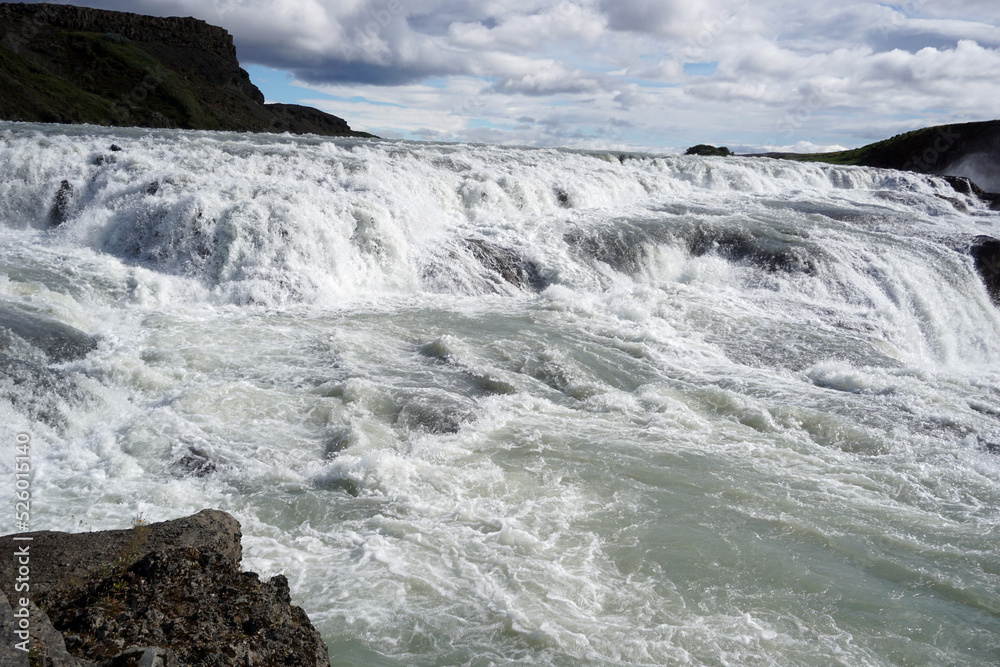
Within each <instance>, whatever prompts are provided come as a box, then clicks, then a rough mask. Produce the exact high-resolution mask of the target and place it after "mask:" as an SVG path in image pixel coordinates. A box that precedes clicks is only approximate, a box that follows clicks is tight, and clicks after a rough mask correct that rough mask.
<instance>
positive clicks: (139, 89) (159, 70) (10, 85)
mask: <svg viewBox="0 0 1000 667" xmlns="http://www.w3.org/2000/svg"><path fill="white" fill-rule="evenodd" d="M0 90H3V91H4V92H3V95H0V118H3V119H6V120H24V121H38V122H59V123H94V124H98V125H114V126H140V127H167V128H186V129H204V130H234V131H250V132H295V133H306V132H309V133H315V134H323V135H328V136H371V135H369V134H367V133H363V132H354V131H352V130H351V129H350V127H348V125H347V123H346V122H345V121H343V120H342V119H340V118H337V117H336V116H331V115H330V114H326V113H324V112H322V111H319V110H316V109H310V110H308V111H303V110H302V109H307V108H306V107H300V108H299V110H291V111H290V110H289V109H287V108H286V107H288V106H294V105H266V104H264V96H263V95H262V94H261V92H260V90H258V89H257V87H256V86H254V85H253V83H252V82H251V81H250V77H249V75H248V74H247V72H246V71H245V70H243V69H242V68H240V65H239V62H238V61H237V59H236V47H235V46H234V44H233V38H232V36H231V35H230V34H229V33H228V32H226V31H225V30H223V29H222V28H219V27H216V26H212V25H209V24H208V23H206V22H204V21H201V20H198V19H194V18H180V17H168V18H159V17H152V16H142V15H139V14H130V13H126V12H112V11H104V10H99V9H90V8H86V7H74V6H71V5H52V4H31V5H27V4H21V3H0Z"/></svg>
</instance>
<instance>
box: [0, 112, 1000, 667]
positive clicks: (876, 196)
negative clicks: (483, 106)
mask: <svg viewBox="0 0 1000 667" xmlns="http://www.w3.org/2000/svg"><path fill="white" fill-rule="evenodd" d="M981 235H989V236H994V237H998V238H1000V218H998V215H997V213H995V212H992V211H989V210H987V209H986V208H985V207H984V206H983V205H982V204H981V203H980V202H978V201H977V200H975V199H973V198H970V197H967V196H965V195H962V194H959V193H956V192H955V191H954V190H953V189H952V188H951V187H950V186H949V185H948V183H946V182H945V181H943V180H941V179H936V178H932V177H925V176H921V175H917V174H908V173H902V172H895V171H885V170H876V169H868V168H853V167H835V166H829V165H821V164H801V163H792V162H786V161H778V160H763V159H753V158H696V157H684V156H669V155H666V156H664V155H661V156H656V155H644V154H621V153H601V152H579V151H567V150H556V149H527V148H524V149H519V148H503V147H495V146H476V145H454V144H423V143H407V142H388V141H361V140H329V139H320V138H315V137H291V136H287V135H285V136H271V135H241V134H225V133H207V132H181V131H166V130H162V131H156V130H153V131H150V130H123V129H115V130H110V129H103V128H94V127H65V126H41V125H27V124H14V123H0V334H2V335H0V415H2V420H0V422H2V425H0V442H7V443H10V445H9V446H10V449H11V451H13V446H14V445H13V443H14V442H15V436H16V434H17V433H22V432H27V433H30V434H31V436H32V439H33V454H32V456H33V466H34V471H35V472H34V478H33V480H32V490H33V494H34V502H35V505H34V507H35V511H34V515H33V520H34V524H33V525H32V528H33V529H55V530H74V531H80V530H91V529H94V530H96V529H105V528H119V527H122V526H123V525H128V522H129V519H130V518H131V517H133V516H136V515H138V514H141V515H143V516H144V517H146V518H148V519H150V520H163V519H169V518H174V517H177V516H182V515H185V514H189V513H192V512H196V511H198V510H200V509H202V508H204V507H214V508H218V509H223V510H226V511H229V512H231V513H232V514H233V515H234V516H236V517H237V518H238V519H239V520H240V522H241V523H242V526H243V534H244V542H243V543H244V567H245V568H247V569H252V570H255V571H258V572H261V573H262V574H263V575H265V576H267V575H271V574H277V573H279V572H280V573H284V574H286V575H287V576H288V579H289V582H290V585H291V589H292V596H293V601H294V602H295V603H296V604H299V605H301V606H303V607H304V608H305V609H306V611H307V612H308V614H309V616H310V618H312V619H313V621H314V623H315V624H316V625H317V627H318V628H319V629H320V631H321V632H322V634H323V636H324V639H325V640H326V641H327V643H328V645H329V646H330V648H331V659H332V662H333V664H334V665H504V664H538V665H579V664H588V665H624V664H629V665H671V664H693V665H702V664H704V665H730V664H732V665H757V664H759V665H815V664H840V665H852V666H853V665H896V664H927V665H938V664H966V665H981V664H991V663H994V662H996V661H997V660H998V659H1000V555H998V552H997V549H996V545H997V543H998V538H1000V530H998V528H1000V518H998V514H997V509H998V507H1000V456H998V451H1000V310H998V309H997V306H996V305H994V304H993V303H992V302H991V301H990V297H989V295H988V293H987V291H986V288H985V287H984V285H983V284H982V281H981V280H980V278H979V276H978V274H977V273H976V270H975V266H974V263H973V260H972V258H971V256H970V254H969V252H968V248H969V244H970V243H971V241H972V239H974V238H975V237H977V236H981ZM5 318H6V320H5ZM52 341H57V342H59V341H62V343H60V344H59V345H57V344H56V343H53V342H52ZM66 341H68V342H66ZM63 343H65V344H63ZM60 345H61V346H60ZM2 461H3V463H2V464H0V465H2V467H0V470H3V471H4V476H5V477H6V478H7V479H10V480H12V479H13V472H12V464H13V458H12V456H11V457H7V458H4V459H2ZM13 491H14V485H13V482H11V483H9V484H7V485H6V486H5V487H3V486H0V495H3V496H4V497H10V498H12V497H13Z"/></svg>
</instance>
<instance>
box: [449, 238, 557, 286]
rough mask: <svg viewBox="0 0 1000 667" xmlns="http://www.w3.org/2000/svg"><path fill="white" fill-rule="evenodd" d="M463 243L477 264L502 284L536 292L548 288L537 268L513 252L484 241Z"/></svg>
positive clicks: (468, 240)
mask: <svg viewBox="0 0 1000 667" xmlns="http://www.w3.org/2000/svg"><path fill="white" fill-rule="evenodd" d="M465 242H466V244H467V245H468V248H469V250H470V251H471V252H472V255H473V256H474V257H475V258H476V259H477V260H479V263H480V264H482V265H483V266H484V267H485V268H487V269H489V270H490V271H491V272H493V273H494V274H495V275H496V276H497V277H499V278H500V279H501V280H503V281H504V282H508V283H510V284H511V285H514V286H516V287H520V288H521V289H529V290H534V291H536V292H538V291H541V290H543V289H545V288H546V287H548V284H549V283H548V281H547V280H545V278H544V277H543V276H542V272H541V271H540V270H539V268H538V266H537V265H536V264H535V263H534V262H531V261H528V260H526V259H524V258H523V257H521V256H519V255H518V254H517V253H516V252H514V251H513V250H510V249H508V248H502V247H500V246H498V245H496V244H495V243H490V242H489V241H486V240H484V239H466V241H465Z"/></svg>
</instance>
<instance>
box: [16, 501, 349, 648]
mask: <svg viewBox="0 0 1000 667" xmlns="http://www.w3.org/2000/svg"><path fill="white" fill-rule="evenodd" d="M14 537H15V536H13V535H8V536H6V537H0V549H3V550H4V553H14V549H16V548H20V547H23V545H29V548H30V553H31V559H30V560H31V600H32V603H33V605H35V606H37V609H36V610H35V611H33V612H32V613H33V614H35V613H36V612H37V614H38V616H35V617H34V618H35V621H34V622H33V623H32V641H33V642H34V643H33V645H32V648H33V649H34V652H35V654H36V655H40V656H48V657H51V658H52V661H51V664H66V665H102V667H115V666H117V665H138V664H149V665H163V666H164V667H170V666H171V665H215V666H219V667H223V666H229V665H234V666H235V665H239V666H240V667H243V666H244V665H255V666H271V665H295V666H303V667H306V666H308V667H314V666H316V667H327V666H328V665H329V664H330V663H329V658H328V656H327V649H326V646H325V645H324V644H323V640H322V639H321V637H320V635H319V633H318V632H317V630H316V629H315V628H314V627H313V625H312V623H311V622H310V621H309V618H308V617H307V616H306V614H305V612H304V611H302V609H301V608H299V607H296V606H293V605H292V604H291V598H290V595H289V589H288V581H287V580H286V579H285V577H284V576H281V575H278V576H275V577H272V578H271V579H270V580H269V581H262V580H261V579H260V578H259V577H258V575H256V574H255V573H253V572H242V571H241V569H240V566H239V564H240V559H241V557H242V548H241V546H240V537H241V533H240V526H239V523H238V522H237V521H236V520H235V519H234V518H233V517H231V516H230V515H228V514H226V513H225V512H219V511H214V510H203V511H201V512H199V513H198V514H195V515H193V516H191V517H186V518H184V519H177V520H174V521H165V522H163V523H156V524H143V523H137V524H136V525H135V526H134V527H133V528H132V529H131V530H113V531H102V532H91V533H58V532H51V531H42V532H36V533H22V534H19V535H17V537H20V538H24V537H31V538H32V539H31V541H25V540H19V541H14V539H13V538H14ZM15 567H16V561H15V560H14V559H12V558H4V559H0V590H2V592H3V594H5V595H6V600H7V601H8V602H9V603H10V604H9V605H8V609H9V608H10V607H12V606H15V605H17V604H19V602H17V600H19V599H20V597H22V596H23V593H16V592H15V591H14V590H13V585H14V581H15V574H14V568H15ZM15 595H17V597H15ZM2 612H3V601H2V600H0V621H2V620H3V618H4V614H3V613H2ZM48 623H51V626H52V627H53V628H54V630H55V631H58V632H57V633H49V634H47V635H46V634H44V632H43V630H44V628H46V627H47V624H48ZM59 633H61V636H55V635H58V634H59ZM22 655H23V653H22ZM2 657H3V658H9V659H17V658H18V657H19V656H17V655H16V654H10V652H9V651H8V652H7V653H6V654H3V656H2ZM4 664H6V663H4ZM10 664H17V663H10Z"/></svg>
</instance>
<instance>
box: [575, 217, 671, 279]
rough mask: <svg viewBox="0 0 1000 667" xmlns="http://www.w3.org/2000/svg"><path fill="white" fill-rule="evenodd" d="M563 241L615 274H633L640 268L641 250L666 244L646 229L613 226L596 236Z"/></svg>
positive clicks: (582, 235)
mask: <svg viewBox="0 0 1000 667" xmlns="http://www.w3.org/2000/svg"><path fill="white" fill-rule="evenodd" d="M565 240H566V242H567V243H568V244H569V245H571V246H573V247H574V248H576V250H577V251H578V252H581V253H583V254H584V255H587V256H589V257H592V258H594V259H596V260H597V261H599V262H603V263H604V264H607V265H608V266H610V267H611V268H612V269H614V270H615V271H620V272H622V273H628V274H633V273H636V272H637V271H639V269H640V267H641V264H642V257H643V252H644V251H643V246H644V245H645V244H650V243H652V244H655V243H659V242H662V241H666V240H668V237H667V236H666V235H665V234H661V235H657V234H655V233H653V232H652V230H649V229H640V228H635V227H631V226H629V225H615V226H612V227H609V228H606V229H602V230H600V231H598V232H596V233H594V232H585V233H580V232H571V233H569V234H567V235H566V236H565Z"/></svg>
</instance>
